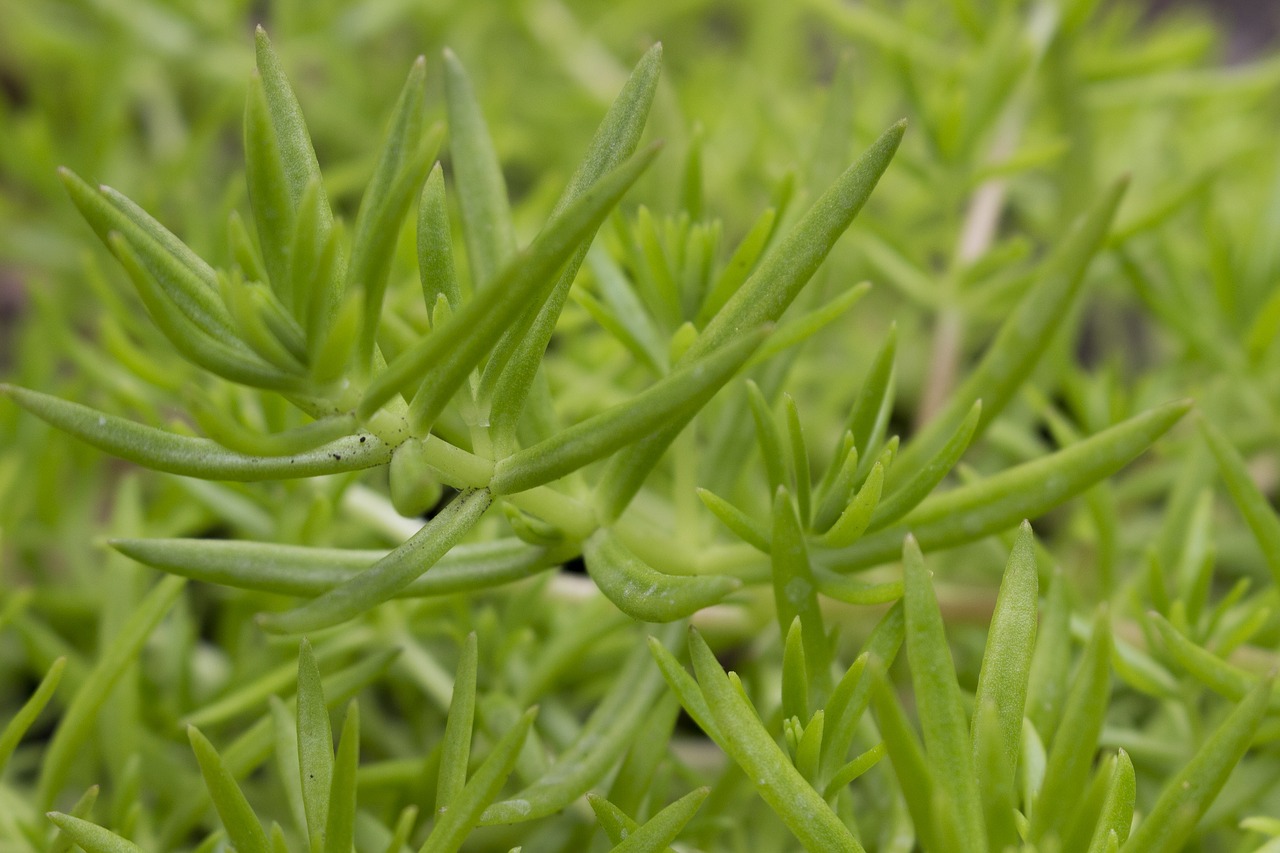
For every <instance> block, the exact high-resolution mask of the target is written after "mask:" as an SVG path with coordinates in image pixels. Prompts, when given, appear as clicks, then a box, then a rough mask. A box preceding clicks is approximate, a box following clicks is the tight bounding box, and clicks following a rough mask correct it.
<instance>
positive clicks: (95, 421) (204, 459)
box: [0, 385, 391, 481]
mask: <svg viewBox="0 0 1280 853" xmlns="http://www.w3.org/2000/svg"><path fill="white" fill-rule="evenodd" d="M0 394H5V395H7V396H8V397H9V398H10V399H12V400H13V401H14V402H15V403H17V404H18V405H20V406H22V407H23V408H24V409H26V410H27V411H29V412H31V413H32V414H34V415H36V416H37V417H39V418H40V419H41V420H44V421H46V422H48V423H50V424H52V425H53V426H55V427H57V428H58V429H60V430H63V431H64V432H69V433H71V434H72V435H74V436H75V437H76V438H78V439H80V440H81V441H84V442H86V443H88V444H92V445H93V446H94V447H97V448H99V449H100V450H104V451H106V452H107V453H110V454H112V455H113V456H119V457H120V458H122V459H127V460H129V461H130V462H136V463H138V464H139V465H144V466H146V467H148V468H153V469H155V470H157V471H166V472H168V473H170V474H181V475H183V476H187V477H198V478H200V479H204V480H239V481H259V480H280V479H289V478H294V477H317V476H322V475H324V474H338V473H342V472H344V471H358V470H361V469H363V468H372V467H374V466H377V465H382V464H384V463H386V462H388V461H390V459H391V449H390V448H389V447H388V446H387V445H385V444H383V443H382V442H381V441H380V440H378V439H377V438H376V437H375V436H373V435H370V434H368V433H359V434H357V435H348V436H345V437H343V438H340V439H338V440H336V441H331V442H328V443H327V444H322V445H320V446H319V447H316V448H313V449H311V450H308V451H305V452H302V453H297V454H293V455H287V456H249V455H246V454H243V453H237V452H235V451H232V450H228V449H226V448H224V447H221V446H220V445H218V444H217V443H215V442H213V441H210V440H209V439H207V438H193V437H191V436H185V435H178V434H176V433H171V432H166V431H164V430H160V429H156V428H155V427H149V426H145V425H143V424H139V423H134V422H133V421H128V420H125V419H124V418H120V417H116V416H115V415H108V414H105V413H103V412H99V411H97V410H96V409H91V408H89V407H88V406H82V405H80V404H79V403H72V402H71V401H69V400H61V399H58V398H57V397H51V396H49V395H48V394H41V393H40V392H38V391H30V390H28V389H26V388H18V387H16V386H13V385H0Z"/></svg>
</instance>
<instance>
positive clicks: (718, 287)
mask: <svg viewBox="0 0 1280 853" xmlns="http://www.w3.org/2000/svg"><path fill="white" fill-rule="evenodd" d="M777 220H778V211H777V209H776V208H773V207H769V208H765V210H764V211H762V212H761V213H760V215H759V216H758V217H756V221H755V222H753V223H752V224H751V228H750V229H748V230H747V233H746V235H745V236H743V238H742V242H740V243H739V244H738V247H737V248H736V249H734V250H733V254H732V255H731V256H730V257H729V261H728V263H726V264H725V266H724V269H723V270H721V271H720V275H719V276H717V277H716V281H715V284H713V285H712V286H711V288H710V289H709V290H708V291H707V298H706V299H705V300H704V301H703V303H702V307H701V308H700V309H699V310H698V318H697V320H695V321H694V322H695V323H696V324H697V325H698V327H699V328H702V327H704V326H706V325H707V321H709V320H710V319H711V318H712V317H714V316H715V315H716V314H717V313H718V312H719V311H720V309H721V308H723V307H724V304H725V303H726V302H728V301H729V299H730V297H732V296H733V294H734V293H736V292H737V291H738V288H739V287H741V286H742V283H743V282H744V281H746V280H747V276H749V275H750V274H751V271H752V270H753V269H754V268H755V265H756V262H757V261H758V260H760V256H761V255H763V254H764V249H765V246H766V245H767V244H768V242H769V238H770V237H772V236H773V226H774V225H775V224H776V223H777Z"/></svg>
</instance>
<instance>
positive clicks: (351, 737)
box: [237, 700, 360, 853]
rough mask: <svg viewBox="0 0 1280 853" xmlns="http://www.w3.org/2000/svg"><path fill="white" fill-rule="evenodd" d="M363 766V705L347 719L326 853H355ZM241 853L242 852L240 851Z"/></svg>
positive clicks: (335, 765) (337, 763) (337, 758)
mask: <svg viewBox="0 0 1280 853" xmlns="http://www.w3.org/2000/svg"><path fill="white" fill-rule="evenodd" d="M359 762H360V705H359V703H357V702H355V701H354V700H353V701H352V702H351V704H350V705H349V706H348V707H347V718H346V720H345V721H343V724H342V734H341V735H340V736H339V738H338V753H337V755H336V756H335V759H334V763H333V783H332V786H331V787H330V789H329V815H328V820H327V821H326V823H325V831H324V850H325V853H351V850H352V848H353V845H354V844H355V820H356V767H357V765H358V764H359ZM237 853H238V851H237Z"/></svg>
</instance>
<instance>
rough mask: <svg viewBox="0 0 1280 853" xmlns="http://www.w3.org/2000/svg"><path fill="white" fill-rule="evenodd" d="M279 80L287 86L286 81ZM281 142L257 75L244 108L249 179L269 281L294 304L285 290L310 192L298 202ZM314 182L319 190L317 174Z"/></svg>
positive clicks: (250, 198) (299, 198) (259, 77)
mask: <svg viewBox="0 0 1280 853" xmlns="http://www.w3.org/2000/svg"><path fill="white" fill-rule="evenodd" d="M277 68H278V65H277ZM278 79H279V80H280V81H283V79H284V78H283V75H281V76H280V77H279V78H278ZM285 85H286V86H287V85H288V83H287V82H285ZM295 104H296V101H295ZM282 141H283V140H281V139H280V138H279V136H278V135H277V133H276V129H275V127H273V126H272V122H271V107H270V106H269V105H268V103H267V94H266V91H265V86H264V81H263V79H262V76H261V73H260V72H259V73H255V74H254V75H253V77H252V78H250V80H249V95H248V98H247V99H246V101H245V107H244V158H245V179H246V181H247V182H248V185H249V203H250V206H251V207H252V210H253V223H254V225H255V226H256V227H257V231H258V242H259V244H260V245H261V246H262V255H263V257H262V261H263V264H264V265H265V267H266V273H267V280H268V281H269V282H270V283H271V286H272V288H273V289H275V291H276V293H277V294H279V295H280V296H281V297H282V298H284V299H287V300H288V301H290V302H291V301H292V298H291V295H290V294H289V293H287V292H286V290H285V288H286V287H287V282H288V281H289V249H290V246H291V244H292V243H293V235H294V233H295V232H296V231H297V224H296V223H297V210H296V206H297V205H298V204H299V203H301V202H302V200H303V198H305V195H306V190H305V189H304V190H303V191H302V193H300V194H299V195H297V196H296V197H295V196H294V193H293V188H292V187H291V186H290V185H289V177H290V176H289V175H288V174H286V171H285V162H284V152H283V151H281V143H282ZM315 179H316V183H317V185H319V175H318V174H317V175H316V176H315ZM322 198H323V195H319V196H317V197H316V200H317V202H318V201H319V200H320V199H322ZM325 207H326V208H327V207H328V203H327V202H326V203H325ZM330 215H332V214H330Z"/></svg>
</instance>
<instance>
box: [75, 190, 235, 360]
mask: <svg viewBox="0 0 1280 853" xmlns="http://www.w3.org/2000/svg"><path fill="white" fill-rule="evenodd" d="M58 177H59V178H61V180H62V184H63V186H64V187H65V188H66V190H67V194H68V195H69V196H71V201H72V202H73V203H74V204H75V206H76V207H77V208H78V209H79V211H80V215H81V216H83V217H84V218H85V220H86V221H87V222H88V223H89V225H90V226H91V227H92V228H93V230H94V233H96V234H97V235H98V238H99V239H100V240H102V242H103V243H104V244H105V245H106V246H107V247H108V248H112V247H111V240H110V235H111V234H112V233H118V234H120V235H121V239H122V240H123V241H124V242H125V243H126V244H127V245H128V246H129V248H130V249H131V250H132V251H133V253H134V254H135V256H136V257H137V258H138V265H139V266H140V267H141V268H142V269H144V270H146V273H147V275H148V276H149V277H151V278H152V279H154V281H155V282H156V286H157V288H158V289H159V290H160V291H161V292H162V293H163V294H164V297H163V298H164V300H165V301H166V302H167V303H169V304H171V305H172V306H173V307H174V308H175V309H176V310H177V311H178V312H180V313H181V315H182V316H183V317H184V318H185V319H186V320H187V321H188V322H190V323H192V324H194V325H195V326H196V327H197V328H198V329H199V330H200V331H202V332H204V333H205V334H206V335H211V336H213V337H215V338H217V337H219V336H229V335H231V330H232V322H231V317H230V315H228V314H227V310H226V308H225V307H223V305H222V303H221V302H219V300H218V290H217V281H216V279H215V277H214V272H213V269H212V268H211V267H210V266H209V265H208V264H206V263H205V262H204V261H203V260H201V259H200V258H199V257H198V256H197V255H196V254H195V252H193V251H191V249H189V248H188V247H187V246H186V245H185V244H184V243H182V242H181V241H180V240H179V239H178V238H177V237H175V236H174V235H173V234H172V233H170V232H169V231H168V230H167V229H165V228H164V226H162V225H161V224H160V223H158V222H156V221H155V220H154V219H152V218H151V217H150V216H148V215H147V214H146V213H145V212H144V211H143V210H142V209H141V208H140V207H138V206H137V205H136V204H134V203H133V202H132V201H130V200H129V199H127V198H125V197H124V196H123V195H121V194H120V193H118V192H116V191H115V190H112V189H110V188H109V187H101V188H99V189H98V190H95V189H94V188H93V187H91V186H89V184H87V183H86V182H85V181H84V180H83V179H82V178H81V177H80V176H79V175H77V174H76V173H75V172H72V171H71V170H70V169H65V168H63V169H59V170H58ZM114 253H115V250H114V249H113V254H114Z"/></svg>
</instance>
